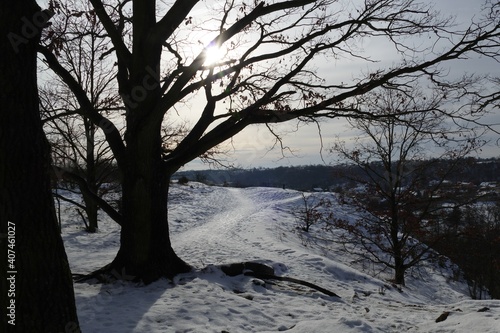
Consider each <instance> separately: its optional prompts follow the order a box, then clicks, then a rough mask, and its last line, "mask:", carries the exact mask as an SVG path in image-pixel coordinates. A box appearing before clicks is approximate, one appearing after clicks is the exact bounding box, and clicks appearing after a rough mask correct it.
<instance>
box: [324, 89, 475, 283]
mask: <svg viewBox="0 0 500 333" xmlns="http://www.w3.org/2000/svg"><path fill="white" fill-rule="evenodd" d="M447 95H448V92H444V91H441V90H440V91H439V92H437V93H436V92H435V93H434V94H433V95H432V96H426V95H424V94H423V93H421V92H419V91H418V90H416V89H411V90H406V91H404V90H403V89H401V87H400V88H398V89H397V90H381V91H374V92H372V93H369V94H366V95H364V96H363V97H362V98H361V99H360V101H359V103H360V109H361V110H365V112H370V113H371V114H373V115H377V118H375V119H363V118H362V119H359V118H357V119H349V124H350V125H351V126H352V128H353V129H354V130H357V131H359V133H360V134H359V135H360V136H359V137H356V138H355V144H354V146H353V147H348V146H347V145H346V143H345V142H338V143H336V144H335V145H334V148H333V151H334V152H336V153H338V154H339V155H340V156H341V158H342V159H344V160H347V161H348V162H350V163H354V165H356V166H358V167H359V168H360V169H361V170H362V174H361V176H360V177H357V178H355V179H353V180H355V181H356V182H357V183H358V186H361V187H362V188H363V190H358V191H351V192H350V193H349V196H350V198H346V197H344V199H343V200H342V201H343V202H346V203H348V204H351V205H354V206H355V207H356V208H357V214H356V216H355V217H353V220H346V219H333V223H332V227H334V228H336V229H340V230H342V231H343V232H341V233H339V234H338V238H339V239H340V240H341V241H342V242H343V243H347V244H350V248H351V249H352V250H353V251H354V252H356V253H357V254H359V255H360V256H362V257H364V258H367V259H369V260H370V261H372V262H375V263H378V264H382V265H384V266H386V267H388V268H391V269H393V271H394V281H395V283H397V284H402V285H404V283H405V272H406V270H407V269H409V268H411V267H413V266H415V265H417V264H418V263H420V262H421V261H423V260H426V259H428V258H429V257H430V255H432V254H433V252H432V248H431V247H432V246H433V245H435V242H437V241H439V240H440V237H441V235H440V232H439V225H440V218H439V214H438V211H439V210H443V209H444V208H445V207H444V206H442V205H441V204H442V202H443V200H444V198H443V197H442V196H437V195H436V194H437V193H438V191H439V190H440V189H441V187H442V186H441V185H442V184H443V182H444V181H445V180H446V177H447V176H449V174H450V173H451V172H452V171H453V170H454V169H455V167H457V165H458V164H459V162H460V161H462V160H463V158H464V157H465V156H466V155H467V154H469V153H470V152H472V151H474V150H476V149H478V148H479V147H480V146H481V144H482V143H481V141H480V138H479V137H478V135H480V134H481V132H480V133H477V132H476V131H475V130H474V128H472V127H467V128H463V127H460V126H457V124H456V123H455V124H453V123H450V124H447V121H448V120H449V119H450V118H449V116H450V113H451V114H454V118H451V119H457V118H460V113H461V112H459V111H451V112H450V111H447V110H446V109H445V108H443V107H442V104H443V102H444V100H445V99H446V98H447V97H448V96H447ZM468 124H470V123H469V122H468ZM442 159H445V160H446V163H441V165H443V166H444V167H439V168H438V167H437V166H436V164H437V163H438V162H439V161H441V160H442ZM431 172H432V174H431ZM448 199H449V198H448ZM454 200H455V204H456V205H459V204H463V203H460V202H458V201H459V197H458V196H455V198H454ZM465 200H469V198H467V199H465Z"/></svg>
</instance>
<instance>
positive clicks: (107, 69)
mask: <svg viewBox="0 0 500 333" xmlns="http://www.w3.org/2000/svg"><path fill="white" fill-rule="evenodd" d="M89 6H90V5H89V4H82V3H78V2H75V1H66V2H58V6H57V9H58V12H59V13H60V18H59V19H58V20H55V21H54V22H53V24H52V25H51V27H50V30H48V32H47V33H46V34H45V36H44V37H45V39H47V38H50V41H51V49H52V50H53V51H54V52H55V53H56V54H57V55H58V59H59V62H60V63H61V64H63V65H64V66H65V67H66V68H70V69H71V72H72V73H73V75H74V77H75V80H76V81H77V82H78V84H79V85H80V86H81V87H82V89H83V90H84V91H85V92H86V94H87V95H88V96H89V100H90V102H91V103H92V106H93V108H94V109H95V110H97V111H98V112H100V113H101V114H104V115H107V116H109V117H112V118H116V117H117V116H116V114H117V113H119V112H120V111H122V112H123V110H124V108H123V107H121V103H119V100H120V96H119V94H118V92H117V91H116V89H115V87H114V85H115V81H114V80H115V77H114V75H115V71H113V62H114V59H113V57H112V56H111V54H110V53H111V52H110V51H109V45H108V41H107V40H106V38H104V37H103V35H104V34H105V30H104V28H103V27H102V25H101V24H100V22H99V21H98V20H97V18H96V15H95V13H92V12H91V7H89ZM45 81H46V83H45V84H43V85H41V87H40V97H41V98H40V101H41V109H42V117H43V121H44V123H45V126H44V128H45V132H46V134H47V136H48V139H49V141H50V143H51V147H52V157H53V161H54V164H55V165H56V166H57V167H64V168H65V174H68V173H69V172H72V173H73V175H72V177H66V180H65V181H64V183H61V182H60V183H59V184H58V185H64V184H65V183H67V182H68V181H69V182H73V183H74V181H75V179H79V178H76V177H80V178H82V179H81V180H84V182H83V181H79V182H77V185H78V184H80V185H82V186H85V187H87V190H86V191H85V190H82V189H79V190H78V191H73V192H78V194H80V193H81V194H82V197H83V200H82V203H80V202H76V201H74V200H72V199H70V198H68V197H67V196H64V195H60V194H59V192H58V191H56V192H55V195H56V196H57V197H58V198H60V199H62V200H65V201H69V202H71V203H72V204H73V205H75V206H76V209H77V210H78V212H79V213H80V214H81V216H82V219H83V221H84V223H85V225H86V229H87V231H89V232H95V231H96V230H97V227H98V225H97V217H98V209H99V205H98V202H97V201H96V200H94V198H93V196H92V195H91V193H92V194H95V195H98V196H99V197H102V195H103V194H104V193H106V192H107V191H108V190H111V189H110V188H109V186H108V187H107V188H106V189H104V191H103V187H102V185H103V184H104V183H106V182H108V183H109V181H110V175H111V174H113V173H114V171H115V169H116V168H115V166H114V159H113V155H112V153H111V152H110V149H109V146H108V144H107V141H106V140H105V137H104V136H103V135H102V134H101V133H99V132H98V127H97V125H96V124H94V123H93V122H92V121H91V120H90V119H89V118H88V117H86V116H85V114H82V113H80V112H79V108H80V106H79V104H78V101H77V100H76V99H75V97H74V95H73V94H72V93H71V91H70V90H69V89H68V88H67V87H66V86H65V85H64V84H62V83H60V82H58V77H57V76H56V77H53V75H52V76H49V78H46V79H45ZM63 175H64V173H63ZM115 176H116V175H115ZM64 189H65V190H69V191H72V189H71V188H68V187H64ZM80 210H83V211H84V212H85V216H83V214H82V213H81V211H80ZM87 221H88V222H87Z"/></svg>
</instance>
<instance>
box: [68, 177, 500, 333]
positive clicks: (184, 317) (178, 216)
mask: <svg viewBox="0 0 500 333" xmlns="http://www.w3.org/2000/svg"><path fill="white" fill-rule="evenodd" d="M171 196H172V199H171V205H170V211H169V214H170V225H171V237H172V243H173V246H174V249H175V250H176V251H177V253H178V254H179V255H180V256H181V257H182V258H183V259H185V260H186V261H187V262H188V263H189V264H191V265H192V266H193V267H195V270H194V271H193V272H192V273H189V274H185V275H182V276H179V277H177V278H176V279H175V281H173V283H172V282H169V281H166V280H162V281H158V282H155V283H152V284H151V285H148V286H137V285H135V284H133V283H127V282H119V283H114V284H107V285H102V284H95V285H94V284H87V283H78V284H75V293H76V299H77V307H78V312H79V317H80V322H81V324H82V329H83V332H92V333H97V332H107V333H108V332H120V333H123V332H218V333H220V332H231V333H235V332H276V331H286V332H294V333H299V332H300V333H302V332H317V333H321V332H328V333H330V332H384V333H386V332H464V333H465V332H491V333H493V332H500V301H493V300H486V301H473V300H470V298H469V297H468V296H467V286H466V285H465V284H463V283H458V282H453V281H452V280H451V279H450V276H449V273H448V272H447V271H446V270H442V271H441V270H438V269H430V268H429V269H425V270H421V271H420V272H418V274H417V273H415V274H414V275H412V276H409V277H408V285H407V287H405V288H403V289H402V291H398V289H397V288H394V287H392V286H390V284H388V283H387V281H385V280H384V279H383V278H384V276H383V275H380V276H379V277H378V278H375V277H372V276H370V275H368V274H366V273H364V272H362V271H360V270H359V267H357V266H356V265H354V264H351V262H353V260H354V258H350V257H349V256H348V255H346V254H345V253H343V252H342V251H341V249H340V248H336V247H335V246H332V247H330V248H328V250H325V248H324V247H322V248H320V247H317V246H315V245H314V243H313V242H304V238H301V237H298V231H297V230H296V229H295V223H296V222H295V220H294V218H293V215H292V214H291V213H290V212H291V210H293V208H294V207H297V205H300V202H301V196H300V193H299V192H296V191H293V190H281V189H274V188H247V189H233V188H222V187H208V186H205V185H202V184H198V183H191V184H190V186H189V185H188V186H179V185H175V186H174V187H173V188H172V190H171ZM336 209H341V208H336ZM63 214H64V217H65V218H64V220H65V221H66V222H64V221H63V237H64V240H65V244H66V251H67V253H68V256H69V260H70V264H71V266H72V271H73V272H74V273H87V272H90V271H92V270H94V269H96V268H99V267H101V266H103V265H104V264H106V263H108V262H109V261H111V260H112V259H113V257H114V255H115V253H116V251H117V249H118V244H119V229H118V227H117V226H116V225H115V224H114V223H113V222H110V221H109V220H108V219H106V217H105V216H102V221H101V224H100V230H99V232H98V233H97V234H87V233H85V232H84V231H82V230H81V225H79V223H80V222H79V218H78V216H77V214H76V213H75V212H74V210H73V209H71V208H69V207H66V208H65V209H63ZM304 244H305V245H304ZM247 260H253V261H259V262H261V263H265V264H267V265H269V266H271V267H273V268H274V270H275V272H276V274H277V275H281V276H291V277H294V278H299V279H302V280H306V281H309V282H312V283H315V284H317V285H319V286H321V287H324V288H326V289H329V290H331V291H333V292H335V293H337V294H338V295H340V296H341V299H338V298H335V297H329V296H326V295H324V294H321V293H320V292H317V291H314V290H313V289H310V288H307V287H303V286H300V285H296V284H291V283H288V282H282V281H279V282H271V281H262V280H260V279H256V278H252V277H248V276H242V275H239V276H235V277H228V276H226V275H225V274H224V273H223V272H222V271H221V270H220V268H219V266H218V265H220V264H228V263H234V262H241V261H247ZM485 308H487V309H488V310H485V311H482V312H478V310H481V309H483V310H484V309H485ZM443 312H450V315H449V316H448V318H447V319H446V320H445V321H442V322H439V323H436V322H435V320H436V318H438V317H439V316H440V315H441V314H442V313H443Z"/></svg>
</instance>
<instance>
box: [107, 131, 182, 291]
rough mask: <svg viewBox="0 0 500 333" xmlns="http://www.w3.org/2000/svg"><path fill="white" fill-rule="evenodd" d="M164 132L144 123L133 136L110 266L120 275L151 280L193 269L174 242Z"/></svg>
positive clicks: (130, 142)
mask: <svg viewBox="0 0 500 333" xmlns="http://www.w3.org/2000/svg"><path fill="white" fill-rule="evenodd" d="M159 133H160V131H159V129H151V128H147V127H143V128H142V129H141V130H140V131H137V132H135V133H133V134H132V133H129V134H132V135H130V136H128V138H129V140H128V142H127V148H128V164H127V166H126V168H124V170H123V184H122V185H123V188H122V190H123V194H122V213H123V224H122V229H121V242H120V250H119V252H118V254H117V256H116V258H115V259H114V261H113V262H112V264H111V266H110V268H111V269H112V271H111V273H112V275H114V276H115V277H117V278H121V279H134V280H142V281H143V282H145V283H150V282H152V281H155V280H157V279H159V278H161V277H167V278H172V277H173V276H175V275H177V274H179V273H184V272H187V271H189V270H190V267H189V266H188V265H187V264H186V263H185V262H184V261H182V260H181V259H180V258H179V257H178V256H177V255H176V254H175V252H174V250H173V249H172V246H171V243H170V238H169V228H168V213H167V200H168V188H169V183H170V175H171V172H169V171H168V170H167V169H166V167H165V164H164V162H163V160H162V159H161V140H160V137H159Z"/></svg>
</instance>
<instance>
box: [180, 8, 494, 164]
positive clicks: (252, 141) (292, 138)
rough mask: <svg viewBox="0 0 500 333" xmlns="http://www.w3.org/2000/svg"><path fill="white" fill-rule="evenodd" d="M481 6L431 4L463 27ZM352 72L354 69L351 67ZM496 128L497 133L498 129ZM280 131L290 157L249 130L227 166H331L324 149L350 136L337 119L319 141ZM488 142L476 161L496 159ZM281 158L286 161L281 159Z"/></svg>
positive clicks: (311, 129)
mask: <svg viewBox="0 0 500 333" xmlns="http://www.w3.org/2000/svg"><path fill="white" fill-rule="evenodd" d="M482 2H483V1H481V0H439V1H435V3H436V8H437V9H439V10H440V11H441V12H442V14H443V15H446V16H448V15H454V16H455V15H456V17H457V23H462V24H464V25H466V24H467V23H469V22H470V19H471V18H472V16H473V15H474V13H479V12H480V7H481V4H482ZM369 47H373V50H374V52H375V53H376V52H377V51H379V52H380V51H383V50H381V49H380V48H376V46H375V45H373V46H372V45H369ZM327 66H331V67H332V68H334V70H335V71H336V73H339V72H340V73H343V74H342V75H346V81H348V80H349V78H350V76H349V74H350V72H349V70H346V69H345V68H346V67H347V68H351V66H353V65H352V64H349V63H348V62H339V63H337V64H327ZM363 66H364V65H363ZM449 66H450V75H460V73H463V72H464V71H465V70H466V71H468V72H469V73H470V72H476V73H493V74H494V73H496V74H497V76H500V69H499V67H500V66H498V64H496V63H494V62H493V61H492V60H491V59H477V60H474V61H467V62H461V63H456V64H453V66H452V65H451V64H450V65H449ZM343 67H344V68H343ZM352 68H355V66H353V67H352ZM358 70H359V68H358ZM484 121H485V122H487V123H489V124H494V123H495V124H499V123H500V115H499V112H498V110H496V111H495V114H493V115H490V116H488V117H487V118H485V120H484ZM497 128H498V129H499V130H500V127H499V126H497ZM280 129H282V131H283V133H287V134H286V135H285V136H284V141H283V143H284V144H285V146H287V147H290V148H291V149H292V150H293V153H292V152H290V151H287V150H285V151H284V152H282V151H281V149H279V147H275V148H274V149H272V150H270V149H271V148H272V146H273V143H274V138H273V136H272V135H271V133H269V131H268V130H267V129H266V128H265V126H252V127H249V128H247V129H246V130H244V131H243V132H242V133H240V134H238V135H237V136H236V137H235V138H234V140H233V141H232V142H231V146H230V147H229V149H230V153H229V155H228V156H227V160H228V162H233V163H234V165H236V166H241V167H245V168H252V167H277V166H290V165H306V164H324V163H335V162H336V161H337V159H336V158H335V157H334V156H332V155H331V154H329V153H328V148H329V147H331V146H332V144H333V142H334V140H335V138H336V137H340V138H341V139H344V140H349V138H350V137H351V136H352V132H350V131H349V130H348V127H347V126H346V123H345V120H341V119H340V120H335V121H329V122H323V123H322V124H321V138H322V139H320V134H319V132H318V128H317V126H315V125H308V126H303V125H302V126H299V127H298V128H297V127H296V124H295V123H294V124H283V125H280ZM489 140H490V141H491V143H490V144H489V145H488V146H486V147H484V149H483V151H482V153H481V155H480V157H500V148H499V142H498V140H499V136H498V135H497V134H494V133H491V134H490V135H489ZM283 154H284V155H285V156H286V157H283ZM207 167H208V166H207V165H204V164H202V163H201V162H200V161H193V162H192V163H190V164H188V165H186V167H185V168H184V169H185V170H188V169H206V168H207Z"/></svg>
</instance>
